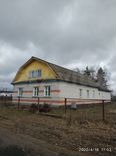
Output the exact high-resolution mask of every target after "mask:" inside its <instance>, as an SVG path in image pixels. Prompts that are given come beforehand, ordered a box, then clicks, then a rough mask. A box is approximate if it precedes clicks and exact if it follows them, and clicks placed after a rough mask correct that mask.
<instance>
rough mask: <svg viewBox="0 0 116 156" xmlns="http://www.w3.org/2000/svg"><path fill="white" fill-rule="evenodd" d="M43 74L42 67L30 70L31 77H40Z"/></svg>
mask: <svg viewBox="0 0 116 156" xmlns="http://www.w3.org/2000/svg"><path fill="white" fill-rule="evenodd" d="M41 75H42V72H41V69H38V70H32V71H30V72H29V78H40V77H41Z"/></svg>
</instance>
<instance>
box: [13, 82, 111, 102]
mask: <svg viewBox="0 0 116 156" xmlns="http://www.w3.org/2000/svg"><path fill="white" fill-rule="evenodd" d="M37 86H38V87H39V89H40V94H39V96H40V97H42V98H40V103H44V102H46V103H48V104H54V105H64V98H68V99H67V104H71V103H72V102H75V103H77V104H91V103H101V100H107V102H108V101H110V100H111V95H110V92H104V91H99V90H98V89H97V88H92V87H86V86H82V85H77V84H72V83H67V82H49V83H44V82H42V83H35V84H30V85H27V84H23V85H14V93H13V100H14V102H15V103H17V102H18V100H17V96H18V88H20V87H22V88H23V98H21V100H20V102H22V103H23V104H31V103H38V99H37V98H34V97H33V87H37ZM45 86H51V96H50V97H44V87H45ZM80 89H82V96H81V97H80ZM87 90H89V97H88V96H87ZM93 91H94V93H95V95H93ZM70 98H71V99H70ZM74 98H75V99H74Z"/></svg>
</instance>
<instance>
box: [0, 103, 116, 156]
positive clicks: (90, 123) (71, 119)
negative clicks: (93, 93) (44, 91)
mask: <svg viewBox="0 0 116 156" xmlns="http://www.w3.org/2000/svg"><path fill="white" fill-rule="evenodd" d="M100 109H101V108H99V107H95V108H86V109H84V111H83V110H81V109H80V111H75V110H72V111H71V112H70V113H67V114H66V115H64V116H63V117H62V118H54V117H50V116H45V115H41V114H37V113H35V114H32V113H30V112H29V111H22V110H16V109H14V108H12V107H11V108H6V107H0V149H3V148H6V147H8V146H11V145H15V146H18V147H20V148H21V149H22V151H24V152H25V156H26V155H27V156H39V155H40V156H49V155H50V156H52V155H53V156H69V155H70V156H93V155H96V156H111V155H112V156H114V155H115V151H116V148H115V143H116V135H115V134H116V120H115V117H116V104H111V105H108V106H106V107H105V121H102V120H101V112H100ZM85 112H89V114H85ZM91 112H92V113H91ZM91 114H92V116H91ZM93 114H96V115H97V116H100V118H99V120H98V118H96V120H95V118H94V120H91V119H92V118H93ZM82 115H83V116H84V117H85V115H86V117H87V115H89V119H88V118H82V120H81V116H82ZM79 116H80V118H77V117H79ZM0 151H1V150H0ZM0 156H3V155H0ZM22 156H23V155H22Z"/></svg>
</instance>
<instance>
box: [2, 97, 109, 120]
mask: <svg viewBox="0 0 116 156" xmlns="http://www.w3.org/2000/svg"><path fill="white" fill-rule="evenodd" d="M109 102H110V101H109V100H100V99H98V100H91V99H89V100H84V99H83V100H81V99H76V98H64V97H63V98H61V99H60V100H59V99H58V98H55V97H54V98H52V99H51V98H50V97H46V98H45V97H13V98H12V96H11V97H8V96H2V97H0V105H2V106H3V105H4V106H9V105H14V106H15V107H16V108H17V109H18V110H24V109H30V107H31V105H32V104H35V105H36V106H37V107H36V108H37V111H38V112H40V108H41V105H42V104H48V105H50V106H51V107H52V109H51V110H52V111H50V112H48V113H49V114H56V115H61V116H62V115H67V114H68V115H71V116H74V115H75V116H76V117H77V116H78V117H80V118H82V117H85V119H86V118H88V117H89V116H91V115H90V114H92V116H91V118H96V119H97V118H98V117H97V116H99V118H100V119H102V120H105V115H106V113H105V104H106V103H109ZM53 103H54V104H55V103H56V105H54V104H53ZM53 106H60V107H53ZM95 107H96V108H95ZM84 108H88V109H85V110H84ZM93 108H94V109H93ZM96 111H98V112H97V113H96Z"/></svg>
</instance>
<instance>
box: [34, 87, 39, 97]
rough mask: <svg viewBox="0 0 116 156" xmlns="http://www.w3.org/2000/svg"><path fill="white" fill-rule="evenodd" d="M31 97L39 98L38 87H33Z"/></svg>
mask: <svg viewBox="0 0 116 156" xmlns="http://www.w3.org/2000/svg"><path fill="white" fill-rule="evenodd" d="M33 97H39V86H34V87H33Z"/></svg>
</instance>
